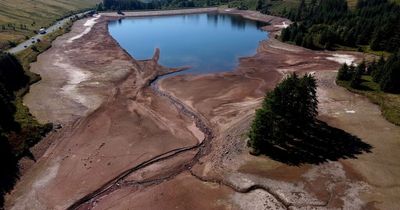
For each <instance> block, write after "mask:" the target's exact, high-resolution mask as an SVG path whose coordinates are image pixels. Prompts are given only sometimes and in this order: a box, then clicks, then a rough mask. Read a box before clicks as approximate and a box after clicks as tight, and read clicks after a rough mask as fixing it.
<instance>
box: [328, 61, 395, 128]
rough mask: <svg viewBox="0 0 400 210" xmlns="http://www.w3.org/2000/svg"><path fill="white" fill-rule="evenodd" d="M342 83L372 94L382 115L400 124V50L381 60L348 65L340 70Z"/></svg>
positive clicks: (355, 90) (368, 94) (338, 79)
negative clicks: (355, 65)
mask: <svg viewBox="0 0 400 210" xmlns="http://www.w3.org/2000/svg"><path fill="white" fill-rule="evenodd" d="M336 82H337V84H338V85H341V86H343V87H345V88H347V89H348V90H350V91H352V92H355V93H359V94H362V95H364V96H366V97H368V98H369V99H370V100H371V101H372V102H373V103H375V104H378V105H379V106H380V108H381V110H382V115H383V116H384V117H385V118H386V119H387V120H388V121H389V122H392V123H394V124H396V125H400V106H399V104H400V94H399V93H400V53H396V54H393V55H391V56H390V57H389V58H388V59H387V60H385V59H384V58H383V57H381V58H380V59H379V61H378V62H376V61H372V62H370V63H368V64H365V63H364V62H363V63H361V64H360V65H358V66H357V67H354V66H347V65H346V64H344V65H343V66H342V67H341V68H340V69H339V72H338V75H337V80H336Z"/></svg>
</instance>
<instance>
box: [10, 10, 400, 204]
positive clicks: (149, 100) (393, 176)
mask: <svg viewBox="0 0 400 210" xmlns="http://www.w3.org/2000/svg"><path fill="white" fill-rule="evenodd" d="M203 10H204V11H203ZM203 10H202V9H197V10H185V11H184V13H190V12H205V11H207V12H210V11H216V10H217V9H215V8H207V9H203ZM219 12H221V13H230V14H236V15H242V16H244V17H246V18H251V19H257V20H261V21H267V22H270V23H271V25H270V26H267V27H266V28H265V29H266V30H268V31H270V32H271V37H272V36H273V34H274V33H279V30H280V29H281V28H282V26H283V25H285V24H284V22H285V23H288V22H289V21H287V20H284V19H281V18H276V17H271V16H264V15H261V14H259V13H256V12H251V11H235V10H219ZM171 13H174V11H168V14H171ZM176 13H179V14H181V13H182V11H176ZM136 14H137V13H133V14H126V16H127V15H132V16H134V15H136ZM146 14H148V15H161V14H160V12H156V13H154V12H149V13H142V14H141V15H146ZM106 15H107V14H103V15H102V17H95V18H92V19H89V20H81V21H78V22H77V23H75V24H74V26H73V29H72V32H70V33H68V34H66V35H64V36H62V37H60V38H58V39H57V40H56V41H55V43H54V46H53V47H52V48H51V49H50V50H49V51H47V52H45V53H43V54H42V55H41V56H40V57H39V59H38V62H37V63H36V64H34V65H33V67H32V69H33V70H34V71H36V72H38V73H41V74H42V77H43V78H44V79H43V80H42V81H41V82H40V83H38V84H36V85H35V87H33V88H32V92H31V93H30V94H29V95H28V96H27V98H26V100H25V102H26V104H27V105H28V106H29V107H30V109H31V110H32V112H33V113H34V114H35V116H37V117H38V118H39V119H40V120H42V121H55V122H60V123H63V124H64V125H65V126H64V127H63V128H62V129H61V130H59V131H58V132H56V133H53V134H52V135H50V136H49V137H48V138H47V139H46V141H50V142H52V144H51V146H50V148H49V149H48V150H47V151H46V153H45V154H44V155H43V156H42V157H40V158H39V159H38V161H37V163H35V165H34V166H33V167H32V168H31V169H29V170H28V171H27V172H26V174H25V175H24V176H23V177H22V178H21V180H20V182H19V183H18V184H17V186H16V187H15V190H14V191H13V192H12V193H11V194H10V195H8V196H7V201H6V207H7V209H66V208H68V207H71V208H75V209H109V208H112V209H367V208H371V209H374V208H380V209H398V208H400V207H399V203H398V202H397V201H398V200H399V195H400V194H399V191H400V190H399V186H400V183H399V182H400V180H399V178H398V177H400V165H399V163H398V160H400V157H399V155H400V154H399V153H397V152H396V151H399V149H400V148H399V147H400V143H399V139H400V129H399V127H396V126H394V125H392V124H390V123H388V122H387V121H385V120H384V119H383V118H382V116H381V115H380V112H379V109H378V108H377V107H376V106H375V105H372V104H371V103H369V102H368V101H367V100H366V99H364V98H362V97H359V96H356V95H354V94H351V93H348V92H347V91H345V90H344V89H342V88H339V87H337V86H336V85H335V84H334V73H332V70H336V69H337V68H338V67H339V62H343V61H350V60H352V59H355V60H360V59H361V57H362V55H360V54H357V53H353V54H350V53H348V52H346V53H343V52H335V53H330V52H314V51H310V50H306V49H303V48H300V47H295V46H291V45H287V44H283V43H280V42H279V41H277V40H274V39H269V40H268V41H264V42H261V43H260V46H259V48H258V50H257V53H256V54H255V55H253V56H250V57H246V58H242V59H241V60H240V64H239V66H238V68H237V69H236V70H235V71H233V72H227V73H221V74H210V75H202V76H189V75H187V76H177V77H171V78H167V79H163V80H161V81H159V82H158V83H157V85H155V86H150V85H149V84H150V81H152V80H153V79H154V78H155V77H156V76H157V75H159V74H162V73H166V72H168V71H171V70H172V69H166V68H163V67H161V66H159V65H158V64H157V57H158V56H162V49H161V55H159V54H158V53H157V52H156V53H155V56H154V58H153V59H151V60H148V61H136V60H134V59H132V58H130V57H129V56H128V54H127V53H126V52H124V51H123V50H122V49H121V48H119V46H118V44H117V43H116V42H115V41H114V40H113V39H112V38H111V37H110V36H109V34H108V32H107V21H108V20H109V19H110V18H114V17H105V16H106ZM108 15H110V14H108ZM88 27H90V29H88ZM343 54H345V56H343ZM294 71H296V72H314V73H315V75H316V77H317V78H318V81H319V82H318V84H319V89H318V95H319V100H320V102H321V103H320V107H319V109H320V119H322V120H324V121H326V122H328V123H329V124H330V125H333V126H335V127H338V128H341V129H344V130H345V131H347V132H349V133H351V134H353V135H357V136H359V137H360V138H361V139H362V140H363V141H364V142H366V143H368V144H370V145H372V147H373V149H372V153H368V154H362V155H359V156H357V158H358V159H346V160H340V161H329V162H326V163H323V164H320V165H310V164H304V165H301V166H288V165H286V164H282V163H280V162H276V161H273V160H271V159H269V158H267V157H262V156H261V157H254V156H251V155H249V154H248V151H247V148H246V146H245V140H246V138H245V135H244V134H245V132H246V131H247V129H248V126H249V124H250V122H251V119H252V117H253V115H254V110H255V108H257V107H258V106H259V104H260V102H261V98H262V96H263V95H264V93H265V91H267V90H270V89H272V88H273V87H274V86H275V85H276V84H277V83H278V82H279V81H280V80H281V79H282V76H283V74H285V73H288V72H294ZM82 78H84V79H83V80H82ZM44 90H46V91H44Z"/></svg>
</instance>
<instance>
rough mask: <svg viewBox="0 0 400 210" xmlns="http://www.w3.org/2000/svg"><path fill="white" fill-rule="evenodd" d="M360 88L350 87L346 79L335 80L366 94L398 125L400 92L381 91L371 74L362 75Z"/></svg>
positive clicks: (399, 119) (399, 120)
mask: <svg viewBox="0 0 400 210" xmlns="http://www.w3.org/2000/svg"><path fill="white" fill-rule="evenodd" d="M362 79H363V82H362V83H361V88H360V89H354V88H351V87H350V82H348V81H337V84H338V85H340V86H342V87H345V88H346V89H348V90H349V91H351V92H354V93H358V94H361V95H364V96H366V97H367V98H368V99H369V100H370V101H371V102H372V103H375V104H377V105H379V106H380V108H381V111H382V115H383V116H384V117H385V118H386V119H387V120H388V121H389V122H391V123H393V124H395V125H398V126H400V94H391V93H385V92H382V91H381V90H380V89H379V85H378V84H377V83H375V82H373V81H372V78H371V76H363V77H362Z"/></svg>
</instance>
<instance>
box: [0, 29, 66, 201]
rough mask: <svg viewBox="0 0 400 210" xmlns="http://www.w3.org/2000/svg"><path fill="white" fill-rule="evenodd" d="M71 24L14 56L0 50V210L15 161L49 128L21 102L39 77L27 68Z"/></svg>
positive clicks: (14, 172)
mask: <svg viewBox="0 0 400 210" xmlns="http://www.w3.org/2000/svg"><path fill="white" fill-rule="evenodd" d="M71 25H72V23H71V22H70V23H68V24H67V26H66V27H64V28H62V29H60V30H58V31H56V32H54V33H50V34H48V35H46V36H45V37H44V38H43V39H42V40H41V41H40V42H36V44H35V45H33V46H32V47H30V48H27V49H25V50H23V51H22V52H20V53H18V54H17V55H16V56H14V55H12V54H9V53H4V52H1V51H0V116H1V118H0V146H1V147H0V150H1V151H0V152H1V153H0V155H1V160H0V164H1V165H0V167H1V168H2V170H1V173H0V178H1V180H0V209H1V208H2V205H3V202H4V200H3V195H4V194H5V193H6V192H8V191H9V190H10V189H11V188H12V186H13V185H14V184H15V182H16V180H17V179H18V176H19V172H18V165H17V164H18V160H19V159H20V158H21V157H23V156H29V157H31V158H32V154H30V151H29V148H31V147H32V146H34V145H35V144H36V143H37V142H38V141H40V140H41V139H42V138H43V136H45V135H46V134H47V133H48V132H49V131H51V130H52V128H53V125H52V124H51V123H47V124H44V125H42V124H40V123H39V122H38V121H37V120H36V119H35V117H34V116H32V115H31V113H30V112H29V109H28V107H26V106H25V105H23V100H22V98H23V96H24V95H25V93H27V91H29V85H30V84H32V83H35V82H37V81H39V80H40V76H39V75H37V74H34V73H32V72H30V71H29V67H30V63H32V62H34V61H36V59H37V56H38V55H39V54H40V53H42V52H44V51H45V50H47V49H48V48H50V47H51V42H52V41H53V40H54V39H55V38H56V37H58V36H59V35H61V34H64V33H65V32H67V31H69V30H70V26H71Z"/></svg>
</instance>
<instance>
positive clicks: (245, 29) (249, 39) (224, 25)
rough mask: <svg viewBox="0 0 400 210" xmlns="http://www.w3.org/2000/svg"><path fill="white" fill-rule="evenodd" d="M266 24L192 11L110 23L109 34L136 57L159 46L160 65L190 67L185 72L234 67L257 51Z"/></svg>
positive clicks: (150, 55) (265, 35)
mask: <svg viewBox="0 0 400 210" xmlns="http://www.w3.org/2000/svg"><path fill="white" fill-rule="evenodd" d="M263 25H264V24H263V23H260V22H256V21H252V20H246V19H244V18H242V17H239V16H232V15H222V14H190V15H174V16H155V17H141V18H125V19H122V20H120V21H112V22H110V23H109V31H110V34H111V35H112V36H113V37H114V39H116V40H117V41H118V42H119V44H120V45H121V46H122V47H123V48H124V49H125V50H127V51H128V53H129V54H131V56H133V57H134V58H135V59H137V60H144V59H149V58H151V57H152V56H153V54H154V51H155V48H159V49H160V60H159V63H160V64H161V65H164V66H167V67H184V66H190V69H189V70H187V71H184V73H193V74H199V73H211V72H221V71H229V70H233V69H234V68H235V66H236V65H237V64H238V58H239V57H243V56H250V55H253V54H255V52H256V49H257V47H258V44H259V42H260V41H261V40H265V39H267V33H266V32H265V31H262V30H261V29H260V27H261V26H263Z"/></svg>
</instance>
